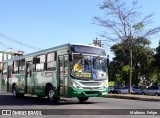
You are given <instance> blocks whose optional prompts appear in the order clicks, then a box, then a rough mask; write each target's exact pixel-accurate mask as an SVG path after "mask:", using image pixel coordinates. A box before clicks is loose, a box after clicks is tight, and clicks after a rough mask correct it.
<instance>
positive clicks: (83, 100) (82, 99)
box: [78, 97, 89, 102]
mask: <svg viewBox="0 0 160 118" xmlns="http://www.w3.org/2000/svg"><path fill="white" fill-rule="evenodd" d="M88 99H89V97H78V100H79V102H85V101H87V100H88Z"/></svg>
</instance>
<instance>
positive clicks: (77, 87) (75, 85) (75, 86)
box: [72, 82, 83, 89]
mask: <svg viewBox="0 0 160 118" xmlns="http://www.w3.org/2000/svg"><path fill="white" fill-rule="evenodd" d="M72 86H73V87H74V88H75V89H83V88H82V87H81V86H80V85H78V84H77V83H75V82H72Z"/></svg>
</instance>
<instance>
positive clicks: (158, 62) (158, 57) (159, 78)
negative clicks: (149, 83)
mask: <svg viewBox="0 0 160 118" xmlns="http://www.w3.org/2000/svg"><path fill="white" fill-rule="evenodd" d="M153 67H154V68H155V72H154V77H155V80H156V83H160V41H159V45H158V47H157V48H156V49H155V55H154V64H153Z"/></svg>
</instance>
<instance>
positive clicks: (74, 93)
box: [68, 87, 108, 97]
mask: <svg viewBox="0 0 160 118" xmlns="http://www.w3.org/2000/svg"><path fill="white" fill-rule="evenodd" d="M106 96H108V89H106V90H104V91H96V90H80V89H74V88H72V87H69V88H68V97H106Z"/></svg>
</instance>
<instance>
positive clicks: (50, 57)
mask: <svg viewBox="0 0 160 118" xmlns="http://www.w3.org/2000/svg"><path fill="white" fill-rule="evenodd" d="M46 64H47V65H46V69H47V70H48V71H51V70H56V61H55V53H54V52H52V53H48V54H47V63H46Z"/></svg>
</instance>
